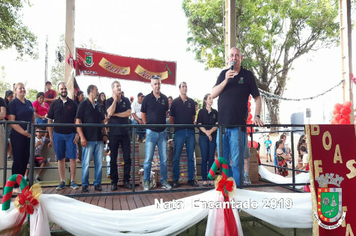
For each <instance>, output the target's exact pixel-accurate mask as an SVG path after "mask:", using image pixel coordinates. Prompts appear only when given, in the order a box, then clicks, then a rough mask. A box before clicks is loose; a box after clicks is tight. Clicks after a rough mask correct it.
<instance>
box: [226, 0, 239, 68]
mask: <svg viewBox="0 0 356 236" xmlns="http://www.w3.org/2000/svg"><path fill="white" fill-rule="evenodd" d="M235 46H236V2H235V0H225V57H226V58H227V57H228V55H229V52H230V48H232V47H235ZM226 58H225V59H226ZM228 64H229V61H228V60H226V61H225V65H226V67H229V65H228Z"/></svg>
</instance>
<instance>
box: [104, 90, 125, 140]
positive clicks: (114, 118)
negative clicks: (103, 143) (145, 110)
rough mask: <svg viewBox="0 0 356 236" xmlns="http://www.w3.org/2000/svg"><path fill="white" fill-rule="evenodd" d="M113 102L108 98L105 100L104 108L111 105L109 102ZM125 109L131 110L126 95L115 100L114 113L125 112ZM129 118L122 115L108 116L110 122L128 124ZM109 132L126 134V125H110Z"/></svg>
mask: <svg viewBox="0 0 356 236" xmlns="http://www.w3.org/2000/svg"><path fill="white" fill-rule="evenodd" d="M113 102H114V99H113V98H109V99H108V100H106V103H105V104H106V110H107V109H108V108H109V107H110V106H111V104H112V103H113ZM127 110H131V103H130V101H129V99H127V98H126V97H121V100H120V101H117V104H116V109H115V112H114V113H121V112H125V111H127ZM128 122H129V118H128V117H126V118H123V117H117V116H111V117H110V121H109V123H110V124H128ZM110 134H115V135H126V134H128V129H127V127H110Z"/></svg>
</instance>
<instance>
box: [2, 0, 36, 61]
mask: <svg viewBox="0 0 356 236" xmlns="http://www.w3.org/2000/svg"><path fill="white" fill-rule="evenodd" d="M24 3H27V4H29V1H27V0H0V50H3V49H8V48H11V47H13V46H14V47H15V48H16V50H17V52H18V56H19V58H21V57H23V56H24V54H27V55H29V56H31V57H32V58H34V59H37V58H38V54H37V48H36V46H37V43H36V36H35V35H34V34H33V33H32V32H31V31H30V30H29V29H28V28H27V26H25V25H24V24H23V22H22V21H21V17H22V16H21V15H20V11H21V9H22V8H23V6H24Z"/></svg>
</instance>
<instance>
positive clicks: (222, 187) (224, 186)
mask: <svg viewBox="0 0 356 236" xmlns="http://www.w3.org/2000/svg"><path fill="white" fill-rule="evenodd" d="M233 186H234V182H233V181H232V180H227V178H222V179H221V180H220V181H219V185H218V187H217V189H216V190H217V191H221V192H222V194H223V195H224V197H225V199H226V198H227V199H228V198H229V197H228V192H231V191H232V190H233Z"/></svg>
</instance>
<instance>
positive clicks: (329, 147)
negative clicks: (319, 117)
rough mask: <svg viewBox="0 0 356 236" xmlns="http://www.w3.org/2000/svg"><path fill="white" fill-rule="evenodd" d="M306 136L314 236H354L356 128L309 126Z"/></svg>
mask: <svg viewBox="0 0 356 236" xmlns="http://www.w3.org/2000/svg"><path fill="white" fill-rule="evenodd" d="M306 134H307V137H308V139H307V140H308V143H309V144H311V145H309V147H308V153H309V165H310V185H311V194H312V203H313V235H322V236H324V235H355V233H356V204H355V200H354V198H355V196H356V188H355V184H356V179H355V177H356V165H355V164H356V157H355V153H356V145H355V143H356V126H354V125H308V126H306ZM353 232H355V233H353Z"/></svg>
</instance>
